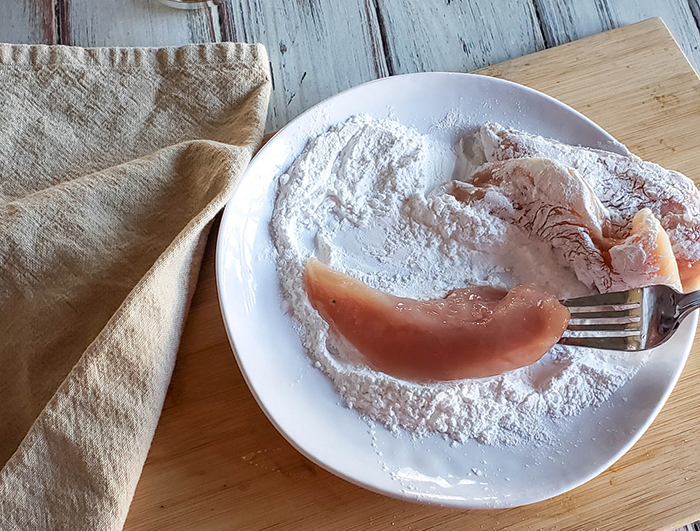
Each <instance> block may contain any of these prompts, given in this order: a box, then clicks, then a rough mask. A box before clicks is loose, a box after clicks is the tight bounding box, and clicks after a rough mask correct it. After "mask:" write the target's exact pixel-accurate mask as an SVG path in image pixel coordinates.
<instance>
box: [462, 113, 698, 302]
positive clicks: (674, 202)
mask: <svg viewBox="0 0 700 531" xmlns="http://www.w3.org/2000/svg"><path fill="white" fill-rule="evenodd" d="M474 151H475V155H476V156H477V157H478V158H481V159H482V160H485V161H486V162H496V161H504V160H509V159H522V158H532V157H539V158H546V159H549V160H553V161H556V162H558V163H560V164H562V165H564V166H566V167H569V168H573V169H575V170H577V171H578V172H579V175H580V176H581V177H582V178H583V179H584V180H585V181H586V183H588V185H590V187H591V189H592V190H593V192H594V193H595V195H596V196H597V197H598V198H599V199H600V202H601V203H602V204H603V205H604V206H605V207H606V208H607V211H608V214H609V219H610V227H611V236H612V237H615V238H627V237H628V236H629V235H630V232H631V230H632V222H633V219H634V216H635V215H636V214H637V213H638V212H639V211H640V210H641V209H643V208H645V207H646V208H649V209H650V210H651V212H652V213H653V215H654V216H655V218H656V219H658V221H659V222H660V224H661V226H662V227H663V229H664V230H665V231H666V233H667V234H668V237H669V239H670V242H671V245H672V248H673V253H674V255H675V257H676V261H677V263H678V269H679V274H680V278H681V282H682V284H683V291H685V292H689V291H695V290H698V289H700V191H698V189H697V187H696V186H695V184H694V183H693V181H691V180H690V179H689V178H688V177H686V176H685V175H683V174H681V173H679V172H677V171H673V170H667V169H664V168H662V167H661V166H659V165H658V164H654V163H652V162H645V161H643V160H641V159H640V158H639V157H636V156H634V155H620V154H618V153H613V152H610V151H603V150H598V149H588V148H582V147H577V146H570V145H568V144H564V143H562V142H559V141H556V140H552V139H547V138H543V137H541V136H537V135H533V134H530V133H525V132H523V131H517V130H514V129H505V128H504V127H502V126H501V125H499V124H493V123H488V124H485V125H483V126H482V127H481V128H480V130H479V131H478V133H477V135H476V139H475V142H474Z"/></svg>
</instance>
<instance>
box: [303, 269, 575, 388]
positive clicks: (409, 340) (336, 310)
mask: <svg viewBox="0 0 700 531" xmlns="http://www.w3.org/2000/svg"><path fill="white" fill-rule="evenodd" d="M304 287H305V290H306V292H307V294H308V297H309V301H310V302H311V305H312V306H313V307H314V308H315V309H316V310H317V311H318V312H319V314H320V315H321V316H322V317H323V318H324V319H325V320H326V322H328V323H329V325H330V327H331V329H332V331H333V332H334V333H336V334H340V335H342V337H343V338H344V339H345V340H347V341H348V342H349V343H350V344H351V345H352V346H353V347H354V348H355V349H357V351H359V352H360V353H361V355H362V356H363V357H364V361H366V362H367V364H368V365H370V366H371V367H373V368H375V369H377V370H379V371H382V372H385V373H387V374H390V375H392V376H396V377H398V378H404V379H407V380H414V381H430V380H456V379H461V378H479V377H484V376H493V375H496V374H501V373H503V372H505V371H510V370H513V369H517V368H519V367H524V366H526V365H530V364H532V363H534V362H536V361H537V360H539V359H540V358H541V357H542V356H543V355H544V354H545V353H546V352H547V351H548V350H549V349H550V348H551V347H552V346H553V345H554V344H555V343H556V342H557V341H558V340H559V338H560V337H561V336H562V334H563V332H564V330H566V326H567V324H568V321H569V311H568V310H567V309H566V308H565V307H564V306H562V305H561V304H560V303H559V301H558V300H557V299H556V298H554V297H552V296H550V295H548V294H547V293H544V292H543V291H542V290H541V289H539V288H538V287H537V286H534V285H522V286H517V287H515V288H514V289H512V290H510V291H509V292H506V291H502V290H497V289H494V288H466V289H458V290H454V291H452V292H450V293H449V294H448V295H447V296H446V297H445V298H443V299H435V300H428V301H417V300H414V299H408V298H401V297H395V296H393V295H388V294H386V293H383V292H381V291H378V290H375V289H372V288H370V287H369V286H366V285H365V284H363V283H362V282H360V281H359V280H356V279H353V278H351V277H349V276H347V275H343V274H341V273H338V272H335V271H333V270H331V269H329V268H328V267H327V266H325V265H324V264H322V263H321V262H319V261H318V260H315V259H310V260H309V261H308V262H307V263H306V273H305V277H304Z"/></svg>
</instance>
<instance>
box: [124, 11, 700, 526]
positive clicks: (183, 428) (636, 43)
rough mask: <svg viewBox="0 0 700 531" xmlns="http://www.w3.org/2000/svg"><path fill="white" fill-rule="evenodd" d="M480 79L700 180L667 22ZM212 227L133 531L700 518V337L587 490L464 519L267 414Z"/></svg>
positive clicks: (694, 86)
mask: <svg viewBox="0 0 700 531" xmlns="http://www.w3.org/2000/svg"><path fill="white" fill-rule="evenodd" d="M479 73H481V74H485V75H491V76H496V77H502V78H505V79H509V80H512V81H516V82H518V83H522V84H524V85H528V86H530V87H533V88H535V89H538V90H541V91H543V92H545V93H547V94H550V95H552V96H554V97H555V98H558V99H560V100H562V101H564V102H566V103H568V104H569V105H571V106H572V107H574V108H576V109H578V110H579V111H581V112H582V113H584V114H585V115H587V116H588V117H589V118H591V119H593V120H594V121H596V122H597V123H598V124H600V125H601V126H602V127H604V128H605V129H606V130H608V131H609V132H610V133H612V134H613V135H614V136H616V137H617V138H618V139H619V140H620V141H622V142H624V143H625V144H627V146H628V147H629V148H630V149H631V150H632V151H633V152H635V153H636V154H638V155H639V156H641V157H642V158H644V159H647V160H652V161H654V162H657V163H659V164H661V165H663V166H666V167H669V168H673V169H676V170H680V171H681V172H683V173H685V174H687V175H689V176H691V177H693V178H695V179H696V182H698V181H700V141H699V140H698V135H699V134H700V80H699V79H698V77H697V75H696V74H695V72H694V71H693V69H692V68H691V66H690V64H689V63H688V62H687V61H686V59H685V57H684V56H683V54H682V52H681V50H680V49H679V48H678V46H677V45H676V43H675V41H674V40H673V38H672V37H671V35H670V34H669V32H668V30H667V29H666V27H665V26H664V24H663V22H662V21H661V20H660V19H653V20H648V21H645V22H641V23H639V24H635V25H633V26H628V27H625V28H620V29H616V30H613V31H609V32H606V33H602V34H599V35H595V36H593V37H589V38H586V39H583V40H580V41H577V42H573V43H570V44H566V45H563V46H559V47H557V48H553V49H550V50H546V51H543V52H539V53H536V54H533V55H529V56H526V57H522V58H519V59H515V60H513V61H509V62H507V63H503V64H500V65H496V66H493V67H490V68H486V69H484V70H481V71H480V72H479ZM216 232H217V231H216V228H215V229H214V230H213V232H212V235H211V237H210V239H209V245H208V248H207V252H206V256H205V259H204V263H203V267H202V272H201V276H200V279H199V285H198V288H197V292H196V294H195V296H194V300H193V302H192V308H191V310H190V315H189V318H188V321H187V325H186V328H185V332H184V336H183V338H182V345H181V348H180V353H179V357H178V361H177V367H176V368H175V374H174V375H173V380H172V384H171V386H170V391H169V393H168V397H167V399H166V403H165V408H164V410H163V414H162V417H161V420H160V424H159V425H158V429H157V431H156V434H155V439H154V440H153V446H152V448H151V451H150V453H149V456H148V460H147V461H146V465H145V467H144V470H143V475H142V477H141V480H140V482H139V485H138V488H137V490H136V495H135V497H134V501H133V504H132V506H131V512H130V513H129V517H128V519H127V523H126V527H125V529H127V530H129V531H135V530H143V529H149V530H150V529H188V530H196V529H202V530H207V531H213V530H217V529H226V530H229V529H236V530H238V529H241V530H248V529H250V530H253V529H255V530H262V529H268V530H269V529H275V530H299V529H313V530H346V529H347V530H349V529H370V528H372V529H412V530H421V529H437V528H439V529H441V530H457V529H459V530H482V529H486V530H488V529H494V530H495V529H525V530H529V529H533V530H535V529H556V530H558V531H561V530H568V529H571V530H594V529H599V530H622V529H634V530H646V529H648V530H655V531H656V530H661V529H673V528H675V527H678V526H681V525H683V524H686V523H689V522H691V521H693V520H697V519H700V437H698V430H700V340H696V342H695V345H694V347H693V352H691V354H690V359H689V361H688V364H687V366H686V368H685V370H684V371H683V374H682V376H681V379H680V381H679V383H678V385H677V386H676V389H675V390H674V391H673V394H672V395H671V398H670V399H669V401H668V403H667V404H666V406H665V407H664V409H663V411H662V412H661V414H660V415H659V417H658V418H657V419H656V421H655V422H654V424H653V425H652V426H651V428H650V429H649V431H648V432H647V433H646V434H645V435H644V436H643V437H642V438H641V440H640V441H639V442H638V443H637V444H636V445H635V446H634V448H632V450H630V452H629V453H627V454H626V455H625V456H624V457H623V458H622V459H620V461H618V462H617V463H616V464H614V465H613V466H612V467H610V469H609V470H607V471H606V472H604V473H603V474H601V475H600V476H598V477H597V478H595V479H594V480H592V481H590V482H589V483H587V484H585V485H583V486H581V487H579V488H577V489H575V490H573V491H571V492H569V493H566V494H563V495H561V496H558V497H556V498H554V499H551V500H548V501H544V502H540V503H538V504H535V505H530V506H526V507H521V508H515V509H503V510H488V511H459V510H454V509H442V508H437V507H427V506H421V505H417V504H414V503H409V502H404V501H398V500H394V499H390V498H387V497H384V496H381V495H378V494H374V493H371V492H369V491H366V490H364V489H362V488H360V487H356V486H354V485H352V484H350V483H348V482H346V481H344V480H342V479H339V478H337V477H335V476H333V475H331V474H330V473H328V472H326V471H325V470H323V469H321V468H319V467H317V466H316V465H314V464H313V463H311V462H310V461H308V460H307V459H306V458H304V457H303V456H302V455H301V454H299V453H298V452H297V451H296V450H294V448H292V447H291V446H290V445H289V444H288V443H287V442H286V441H285V439H284V438H283V437H282V436H281V435H279V434H278V433H277V431H276V430H275V429H274V428H273V426H272V425H271V424H270V423H269V422H268V420H267V418H266V417H265V416H264V414H263V413H262V411H261V410H260V409H259V408H258V406H257V404H256V402H255V400H254V399H253V396H252V395H251V394H250V391H249V390H248V388H247V386H246V384H245V382H244V380H243V377H242V376H241V374H240V372H239V370H238V367H237V365H236V362H235V360H234V357H233V354H232V352H231V348H230V346H229V343H228V340H227V338H226V333H225V331H224V326H223V322H222V320H221V314H220V312H219V305H218V300H217V294H216V284H215V272H214V250H215V236H216Z"/></svg>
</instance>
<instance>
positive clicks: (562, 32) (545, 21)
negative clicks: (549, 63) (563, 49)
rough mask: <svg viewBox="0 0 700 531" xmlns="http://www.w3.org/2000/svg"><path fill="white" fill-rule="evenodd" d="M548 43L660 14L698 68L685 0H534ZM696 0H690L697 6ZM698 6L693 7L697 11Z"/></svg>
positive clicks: (698, 38) (694, 29) (697, 38)
mask: <svg viewBox="0 0 700 531" xmlns="http://www.w3.org/2000/svg"><path fill="white" fill-rule="evenodd" d="M533 2H534V4H535V7H536V9H537V14H538V16H539V19H540V21H541V24H542V28H543V32H544V38H545V42H546V44H547V47H548V48H549V47H552V46H558V45H560V44H564V43H567V42H570V41H573V40H576V39H581V38H583V37H588V36H589V35H595V34H596V33H600V32H601V31H607V30H610V29H613V28H617V27H620V26H625V25H627V24H633V23H635V22H639V21H640V20H645V19H648V18H651V17H661V18H662V19H663V20H664V22H665V23H666V25H667V26H668V27H669V29H670V30H671V34H672V35H673V36H674V37H675V38H676V40H677V41H678V43H679V44H680V47H681V49H682V50H683V51H684V52H685V53H686V55H687V56H688V59H689V61H690V63H691V64H692V65H693V66H694V67H695V69H696V70H697V69H698V68H699V67H700V49H699V48H698V46H699V45H700V31H699V30H698V24H697V19H695V18H693V12H692V11H691V6H690V5H689V3H688V0H662V1H659V0H643V1H640V0H533ZM697 2H698V0H690V3H691V4H693V3H694V4H695V5H696V6H697ZM698 11H700V9H697V10H696V13H697V12H698Z"/></svg>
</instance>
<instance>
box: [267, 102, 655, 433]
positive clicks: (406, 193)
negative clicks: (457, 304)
mask: <svg viewBox="0 0 700 531" xmlns="http://www.w3.org/2000/svg"><path fill="white" fill-rule="evenodd" d="M461 166H463V164H458V165H457V166H455V154H454V153H453V151H452V148H451V146H449V145H446V144H443V143H439V142H437V141H435V140H432V139H431V138H429V137H427V136H421V135H419V134H418V133H417V132H415V131H414V130H411V129H409V128H406V127H404V126H402V125H401V124H399V123H397V122H394V121H390V120H374V119H372V118H370V117H368V116H362V115H361V116H355V117H353V118H350V119H349V120H347V121H346V122H343V123H341V124H338V125H336V126H334V127H331V128H330V129H329V130H328V131H326V132H325V133H323V134H321V135H319V136H318V137H316V138H314V139H312V140H310V141H309V142H308V144H307V146H306V148H305V149H304V151H303V152H302V154H301V155H300V156H299V157H298V158H297V159H296V161H295V162H294V163H293V164H292V165H291V166H290V167H289V168H288V170H287V172H286V173H285V174H284V175H282V176H281V177H280V178H279V190H278V196H277V200H276V204H275V208H274V212H273V216H272V222H271V232H272V239H273V242H274V245H275V248H276V250H277V264H278V271H279V277H280V279H281V287H282V295H283V298H284V301H285V304H286V305H287V307H286V308H285V309H286V310H287V311H288V312H289V313H290V315H291V316H292V317H293V318H294V320H295V322H296V323H297V325H298V328H299V333H300V335H301V338H302V341H303V344H304V346H305V348H306V350H307V352H308V353H309V355H310V357H311V358H312V360H313V362H314V364H315V366H316V367H318V368H320V369H321V370H323V371H324V372H325V373H326V375H327V376H328V377H329V378H330V379H331V380H332V382H333V384H334V386H335V388H336V389H337V391H338V393H339V394H340V396H341V397H342V399H343V401H344V403H345V404H346V405H347V406H348V407H350V408H354V409H356V410H357V411H358V412H359V413H360V414H362V415H364V416H366V417H368V418H370V419H372V420H374V421H377V422H379V423H381V424H383V425H385V426H386V427H388V428H389V429H391V430H394V431H396V430H399V429H401V428H403V429H405V430H408V431H409V432H411V433H413V434H415V435H418V436H423V435H428V434H431V433H436V432H437V433H442V434H445V435H446V436H448V437H450V438H451V439H453V440H455V441H459V442H463V441H466V440H467V439H469V438H475V439H476V440H478V441H480V442H482V443H486V444H517V443H518V442H522V441H530V440H533V439H534V440H548V439H549V438H550V434H549V432H548V428H547V426H548V423H549V421H551V419H553V418H559V417H565V416H571V415H576V414H577V413H579V412H580V411H581V410H582V409H584V408H586V407H589V406H592V405H595V404H598V403H601V402H603V401H605V400H606V399H607V398H609V397H610V395H611V394H612V393H613V392H615V391H616V390H617V389H618V388H620V387H621V386H622V385H624V384H625V383H626V382H627V381H628V380H629V379H630V378H631V377H632V376H633V375H634V374H635V373H636V371H637V370H638V369H639V367H640V366H641V364H642V363H643V362H644V357H643V356H630V355H625V356H619V355H615V354H611V353H606V352H603V351H593V350H586V351H584V350H578V349H573V348H570V347H564V346H561V345H557V346H555V347H554V348H553V349H552V350H551V351H550V352H549V353H547V354H546V355H545V356H544V357H543V358H542V359H541V360H540V361H539V362H537V363H535V364H534V365H531V366H529V367H526V368H523V369H519V370H516V371H512V372H509V373H506V374H503V375H500V376H496V377H491V378H483V379H478V380H462V381H456V382H442V383H432V384H417V383H412V382H407V381H403V380H399V379H396V378H393V377H391V376H388V375H386V374H383V373H379V372H376V371H373V370H371V369H369V368H368V367H365V366H361V365H355V364H353V363H352V362H350V361H348V360H346V359H344V358H342V357H340V356H339V355H338V354H337V352H338V349H337V348H336V345H334V343H333V339H332V337H331V336H330V335H329V330H328V325H327V324H326V322H325V321H324V320H323V319H322V318H321V317H320V316H319V315H318V313H317V312H316V311H315V310H314V309H313V308H312V307H311V305H310V304H309V302H308V299H307V297H306V294H305V292H304V289H303V287H302V278H303V271H304V263H305V262H306V260H307V259H308V258H309V257H311V256H316V257H317V258H319V259H320V260H321V261H323V262H325V263H327V264H328V265H330V266H331V267H332V268H333V269H335V270H337V271H340V272H343V273H346V274H349V275H351V276H353V277H355V278H358V279H359V280H361V281H362V282H364V283H366V284H367V285H369V286H371V287H373V288H377V289H380V290H383V291H386V292H389V293H392V294H394V295H397V296H402V297H412V298H417V299H424V298H435V297H441V296H444V295H445V294H446V293H447V292H448V291H450V290H452V289H455V288H461V287H466V286H480V285H489V286H496V287H502V288H506V289H510V288H512V287H514V286H515V285H517V284H522V283H529V282H532V283H536V284H538V285H540V286H542V287H543V288H545V289H546V290H547V291H548V292H550V293H553V294H555V295H557V296H558V297H560V298H561V297H571V296H580V295H585V294H588V293H589V291H588V288H586V286H584V285H583V284H581V283H580V282H579V281H578V280H577V278H576V276H575V274H574V272H573V271H572V270H571V269H570V267H568V265H567V264H564V263H562V262H561V261H560V260H561V259H560V258H559V257H558V256H556V255H555V253H554V252H553V250H552V248H551V246H550V245H549V244H546V243H543V242H537V241H533V240H531V239H530V238H528V237H527V235H526V234H525V233H524V232H523V231H522V230H521V229H520V228H518V227H517V226H515V225H512V224H509V223H507V222H506V221H504V220H502V219H499V218H498V217H495V216H494V215H492V214H491V213H490V211H489V210H488V209H487V207H485V206H483V205H481V204H480V203H478V202H477V203H473V204H465V203H461V202H459V201H457V200H456V199H455V198H454V197H453V196H451V195H449V194H447V193H445V192H444V188H443V187H440V186H439V185H440V184H442V183H444V182H445V181H447V180H449V179H451V178H453V175H452V174H453V170H454V172H455V173H456V175H455V177H456V178H466V177H467V175H464V174H460V172H459V171H458V169H459V168H460V167H461Z"/></svg>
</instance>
